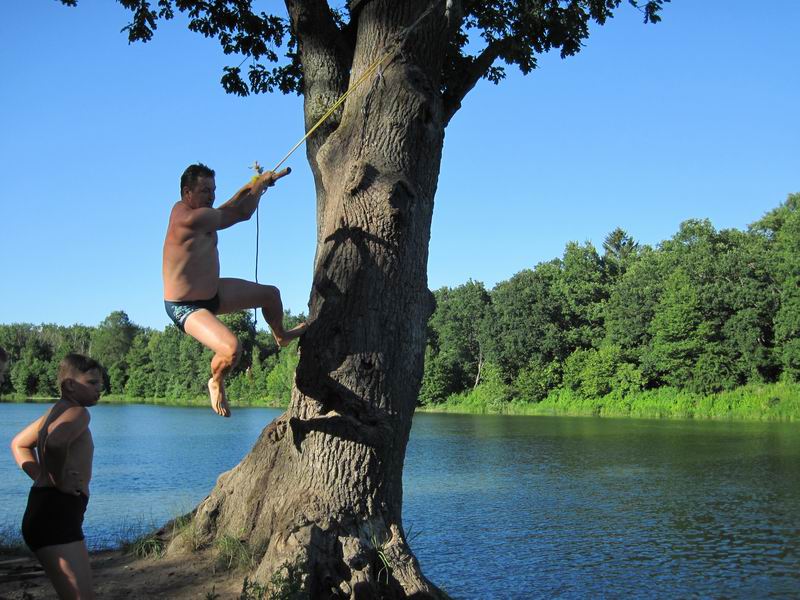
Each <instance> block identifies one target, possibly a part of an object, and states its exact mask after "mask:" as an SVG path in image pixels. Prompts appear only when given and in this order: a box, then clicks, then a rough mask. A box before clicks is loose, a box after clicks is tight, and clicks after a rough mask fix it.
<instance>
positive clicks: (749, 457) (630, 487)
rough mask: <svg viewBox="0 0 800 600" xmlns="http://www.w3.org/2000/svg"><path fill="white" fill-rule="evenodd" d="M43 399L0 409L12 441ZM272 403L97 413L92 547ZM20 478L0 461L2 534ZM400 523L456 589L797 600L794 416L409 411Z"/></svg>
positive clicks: (148, 514) (202, 466)
mask: <svg viewBox="0 0 800 600" xmlns="http://www.w3.org/2000/svg"><path fill="white" fill-rule="evenodd" d="M44 408H45V406H44V405H33V404H0V412H2V415H1V416H2V418H1V419H0V434H1V435H0V437H2V440H3V444H4V445H5V447H6V448H7V447H8V443H9V441H10V439H11V437H12V436H13V434H14V433H16V431H18V430H19V429H21V428H22V427H23V426H24V425H25V424H27V423H28V422H30V421H31V420H33V419H34V418H36V417H37V416H38V415H40V414H41V413H42V411H43V410H44ZM278 414H280V412H279V411H277V410H273V409H260V408H259V409H257V408H250V409H246V408H240V409H236V410H235V412H234V414H233V417H232V418H231V419H221V418H219V417H218V416H216V415H214V414H213V413H212V412H211V410H209V409H205V408H175V407H158V406H143V405H101V406H97V407H95V408H93V409H92V431H93V434H94V437H95V444H96V452H95V474H94V479H93V481H92V499H91V502H90V504H89V511H88V513H87V518H86V523H85V530H86V533H87V536H88V537H87V540H88V542H89V544H90V546H92V547H95V548H97V547H103V546H107V545H109V544H114V543H115V542H116V541H117V540H118V539H119V537H120V536H127V537H130V536H131V535H132V533H136V532H138V531H143V530H146V529H148V528H151V527H153V526H155V525H159V524H162V523H163V522H165V521H166V520H168V519H169V518H171V517H173V516H175V515H178V514H181V513H183V512H187V511H188V510H190V509H191V508H192V507H193V506H194V505H196V504H197V503H198V502H199V501H200V500H202V499H203V498H204V497H205V495H206V494H207V493H208V491H209V490H210V489H211V488H212V487H213V485H214V482H215V480H216V478H217V476H218V475H219V474H220V473H221V472H223V471H225V470H227V469H230V468H231V467H233V466H234V465H236V464H237V463H238V462H239V460H240V459H241V458H242V456H244V454H246V453H247V451H249V449H250V447H251V446H252V444H253V443H254V442H255V439H256V437H257V436H258V434H259V433H260V432H261V429H262V428H263V427H264V426H265V424H266V423H268V422H269V421H270V420H272V419H273V418H274V417H275V416H277V415H278ZM28 487H29V480H28V479H27V477H26V476H25V475H24V474H23V473H22V472H21V471H20V470H18V469H17V467H16V465H15V464H14V462H13V459H12V457H11V453H10V452H8V451H6V455H5V459H3V460H0V492H2V494H3V497H4V498H5V501H4V502H3V503H2V505H0V528H4V529H6V530H8V529H9V528H17V527H18V523H19V521H20V519H21V516H22V512H23V511H24V506H25V501H26V498H27V490H28ZM404 489H405V502H404V525H405V528H406V531H407V532H409V531H410V536H409V537H410V538H411V540H412V542H411V544H412V548H413V549H414V551H415V553H416V555H417V557H418V558H419V560H420V563H421V565H422V568H423V571H424V573H425V574H426V575H427V576H428V577H429V578H430V579H431V580H433V581H434V582H436V583H437V584H439V585H441V586H442V587H443V588H444V589H445V590H446V591H447V592H448V593H449V594H451V595H452V596H453V597H454V598H475V599H486V598H498V599H500V598H502V599H508V598H551V597H555V596H558V597H561V598H587V597H593V598H597V597H605V598H622V597H625V598H627V597H647V598H675V597H683V598H685V597H701V598H703V597H706V598H707V597H714V598H721V597H724V598H754V597H758V598H765V597H775V598H780V597H786V598H789V597H793V598H798V597H800V424H796V423H741V422H715V421H655V420H653V421H650V420H635V419H599V418H570V417H522V416H484V415H440V414H417V415H416V416H415V417H414V426H413V429H412V432H411V440H410V442H409V447H408V454H407V458H406V469H405V474H404Z"/></svg>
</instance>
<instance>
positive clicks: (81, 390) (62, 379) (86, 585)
mask: <svg viewBox="0 0 800 600" xmlns="http://www.w3.org/2000/svg"><path fill="white" fill-rule="evenodd" d="M58 385H59V388H60V389H61V398H60V399H59V400H58V402H56V403H55V404H54V405H53V406H52V407H51V408H50V410H48V411H47V412H46V413H45V414H44V415H42V416H41V417H40V418H38V419H36V420H35V421H34V422H33V423H31V424H30V425H28V426H27V427H25V429H23V430H22V431H20V432H19V433H18V434H17V435H16V436H15V437H14V439H13V440H12V441H11V452H12V453H13V455H14V460H15V461H16V462H17V464H18V465H19V466H20V468H21V469H22V470H23V471H25V473H26V474H27V475H28V476H29V477H30V478H31V479H33V486H32V487H31V491H30V494H29V496H28V506H27V508H26V509H25V516H24V517H23V518H22V537H23V539H24V540H25V543H26V544H27V545H28V547H29V548H30V549H31V550H32V551H33V553H34V554H36V558H38V559H39V562H40V563H42V567H44V571H45V573H46V574H47V577H48V578H49V579H50V581H51V582H52V583H53V587H54V588H55V589H56V593H57V594H58V597H59V598H62V599H64V598H70V599H81V600H84V599H87V598H89V599H93V598H94V592H93V591H92V573H91V569H90V567H89V553H88V551H87V549H86V543H85V542H84V537H83V530H82V525H83V514H84V512H85V511H86V505H87V504H88V502H89V481H90V480H91V478H92V455H93V454H94V443H93V442H92V434H91V432H90V431H89V411H88V410H87V407H89V406H94V405H95V404H97V400H98V399H99V398H100V392H101V391H102V389H103V374H102V367H101V366H100V364H99V363H97V361H95V360H92V359H91V358H86V357H85V356H81V355H80V354H68V355H67V356H66V357H65V358H64V360H62V361H61V364H60V365H59V367H58Z"/></svg>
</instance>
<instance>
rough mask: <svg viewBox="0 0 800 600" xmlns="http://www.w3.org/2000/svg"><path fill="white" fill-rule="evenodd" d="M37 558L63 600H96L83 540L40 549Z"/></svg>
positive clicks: (87, 553) (87, 554)
mask: <svg viewBox="0 0 800 600" xmlns="http://www.w3.org/2000/svg"><path fill="white" fill-rule="evenodd" d="M36 558H38V559H39V562H40V563H42V567H43V568H44V572H45V573H47V577H48V579H50V581H51V582H52V584H53V587H54V588H55V589H56V593H57V594H58V597H59V598H61V600H65V599H69V600H78V599H80V600H94V591H93V590H92V571H91V568H90V567H89V552H88V551H87V550H86V543H85V542H84V541H83V540H81V541H80V542H71V543H69V544H57V545H55V546H45V547H44V548H39V549H38V550H37V551H36Z"/></svg>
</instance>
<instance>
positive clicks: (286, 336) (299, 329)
mask: <svg viewBox="0 0 800 600" xmlns="http://www.w3.org/2000/svg"><path fill="white" fill-rule="evenodd" d="M306 329H308V324H307V323H300V325H297V326H296V327H292V328H291V329H290V330H289V331H284V332H282V333H280V334H279V333H275V330H274V329H273V330H272V337H274V338H275V341H276V342H278V346H280V347H281V348H284V347H285V346H288V345H289V344H291V343H292V340H296V339H297V338H299V337H300V336H301V335H303V334H304V333H305V332H306Z"/></svg>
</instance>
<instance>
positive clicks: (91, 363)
mask: <svg viewBox="0 0 800 600" xmlns="http://www.w3.org/2000/svg"><path fill="white" fill-rule="evenodd" d="M103 374H104V369H103V366H102V365H101V364H100V363H99V362H97V361H96V360H94V359H93V358H89V357H88V356H83V355H82V354H75V353H70V354H67V355H66V356H65V357H64V358H63V359H62V360H61V363H59V365H58V387H59V389H60V390H61V396H62V397H63V398H66V399H68V400H73V401H75V402H77V403H78V404H80V405H81V406H92V405H94V404H97V401H98V400H99V399H100V392H101V391H103V382H104V377H103Z"/></svg>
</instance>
